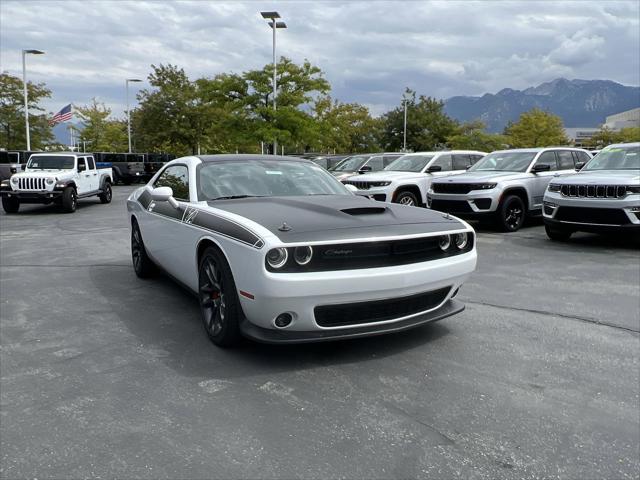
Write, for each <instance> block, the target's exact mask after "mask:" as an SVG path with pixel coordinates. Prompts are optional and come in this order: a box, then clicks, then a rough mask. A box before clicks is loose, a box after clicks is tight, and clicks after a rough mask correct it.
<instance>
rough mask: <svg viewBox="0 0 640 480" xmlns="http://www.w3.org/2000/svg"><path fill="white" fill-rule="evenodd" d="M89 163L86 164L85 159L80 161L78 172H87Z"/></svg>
mask: <svg viewBox="0 0 640 480" xmlns="http://www.w3.org/2000/svg"><path fill="white" fill-rule="evenodd" d="M86 169H87V163H86V162H85V159H84V157H82V158H79V159H78V171H81V170H86Z"/></svg>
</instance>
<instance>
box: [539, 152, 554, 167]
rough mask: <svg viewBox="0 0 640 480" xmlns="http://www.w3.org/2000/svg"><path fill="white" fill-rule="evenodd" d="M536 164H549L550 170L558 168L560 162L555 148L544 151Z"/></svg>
mask: <svg viewBox="0 0 640 480" xmlns="http://www.w3.org/2000/svg"><path fill="white" fill-rule="evenodd" d="M536 165H549V170H557V169H558V163H557V161H556V152H554V151H553V150H547V151H546V152H542V153H541V154H540V156H539V157H538V160H536Z"/></svg>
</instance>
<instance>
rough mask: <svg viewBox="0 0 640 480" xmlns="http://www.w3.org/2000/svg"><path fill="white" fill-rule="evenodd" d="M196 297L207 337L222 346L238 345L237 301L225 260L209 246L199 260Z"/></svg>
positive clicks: (238, 308) (238, 306)
mask: <svg viewBox="0 0 640 480" xmlns="http://www.w3.org/2000/svg"><path fill="white" fill-rule="evenodd" d="M198 298H199V301H200V311H201V313H202V322H203V325H204V329H205V331H206V332H207V336H208V337H209V339H210V340H211V341H212V342H213V343H215V344H216V345H218V346H221V347H230V346H233V345H235V344H237V343H238V342H239V340H240V338H241V336H240V329H239V322H238V317H239V313H240V302H239V299H238V295H237V293H236V287H235V283H234V281H233V276H232V275H231V270H230V268H229V265H228V264H227V261H226V259H225V258H224V256H223V255H222V254H221V253H220V252H219V251H218V250H216V249H215V248H212V247H209V248H207V249H206V250H205V252H204V254H203V255H202V259H201V260H200V268H199V274H198Z"/></svg>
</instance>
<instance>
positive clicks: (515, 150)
mask: <svg viewBox="0 0 640 480" xmlns="http://www.w3.org/2000/svg"><path fill="white" fill-rule="evenodd" d="M558 149H564V150H580V151H585V152H588V150H585V149H584V148H579V147H568V146H562V145H559V146H554V147H535V148H507V149H505V150H494V151H493V152H491V153H497V152H523V153H538V152H543V151H545V150H558Z"/></svg>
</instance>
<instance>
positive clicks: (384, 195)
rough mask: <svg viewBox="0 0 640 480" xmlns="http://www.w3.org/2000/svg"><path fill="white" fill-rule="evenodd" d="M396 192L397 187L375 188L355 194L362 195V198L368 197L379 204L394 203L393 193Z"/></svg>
mask: <svg viewBox="0 0 640 480" xmlns="http://www.w3.org/2000/svg"><path fill="white" fill-rule="evenodd" d="M394 191H395V187H392V186H388V187H373V188H370V189H368V190H358V191H357V192H354V193H355V194H356V195H360V196H361V197H368V198H372V199H374V200H377V201H378V202H391V201H393V193H394Z"/></svg>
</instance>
